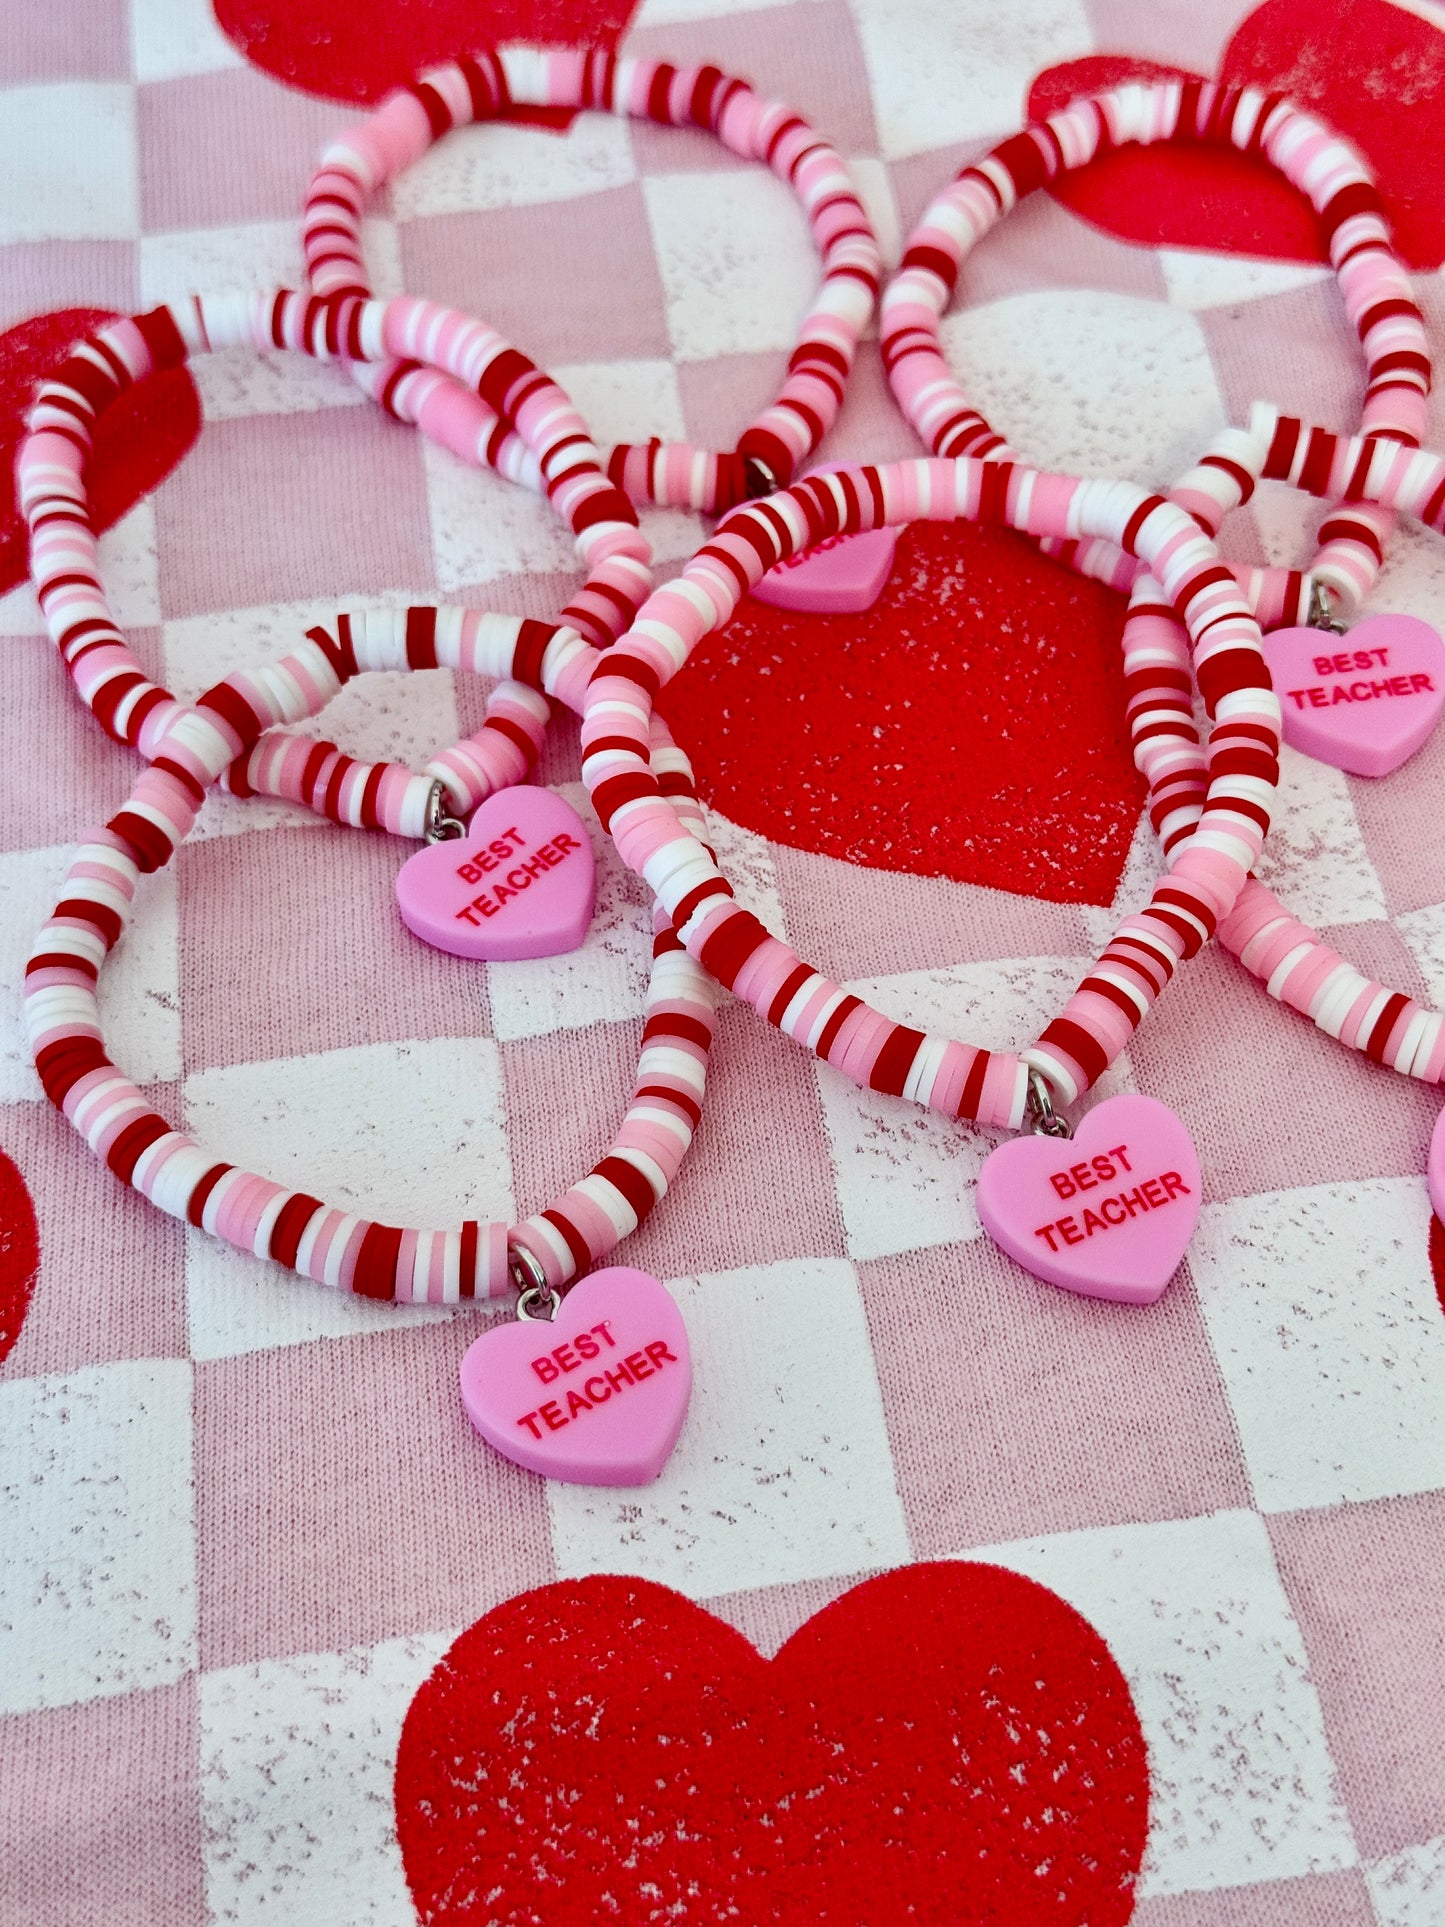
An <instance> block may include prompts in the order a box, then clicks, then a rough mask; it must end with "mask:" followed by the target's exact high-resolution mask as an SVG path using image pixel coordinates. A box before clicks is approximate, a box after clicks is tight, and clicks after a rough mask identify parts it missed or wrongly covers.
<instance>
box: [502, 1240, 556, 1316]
mask: <svg viewBox="0 0 1445 1927" xmlns="http://www.w3.org/2000/svg"><path fill="white" fill-rule="evenodd" d="M507 1270H508V1272H509V1273H510V1275H511V1280H512V1283H513V1284H514V1285H515V1286H516V1288H517V1316H518V1317H519V1318H521V1319H523V1320H524V1321H526V1322H529V1323H532V1322H538V1323H541V1322H546V1321H549V1320H551V1319H553V1318H555V1317H556V1316H557V1308H558V1306H559V1305H560V1304H561V1303H562V1300H561V1298H560V1297H559V1296H558V1294H557V1293H556V1292H555V1291H554V1290H553V1289H552V1287H551V1285H550V1284H548V1282H547V1274H546V1272H545V1271H544V1270H543V1269H542V1266H541V1264H540V1263H539V1261H538V1260H537V1258H536V1257H535V1256H534V1254H533V1253H532V1252H530V1251H528V1249H527V1247H526V1246H525V1245H521V1244H509V1245H508V1246H507Z"/></svg>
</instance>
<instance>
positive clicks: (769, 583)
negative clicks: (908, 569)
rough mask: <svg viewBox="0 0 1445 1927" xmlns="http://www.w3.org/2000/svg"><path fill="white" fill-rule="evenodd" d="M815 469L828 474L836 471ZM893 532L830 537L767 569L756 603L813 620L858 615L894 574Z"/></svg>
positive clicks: (895, 535) (895, 540)
mask: <svg viewBox="0 0 1445 1927" xmlns="http://www.w3.org/2000/svg"><path fill="white" fill-rule="evenodd" d="M836 466H837V464H836V463H834V464H832V465H830V466H828V467H824V468H817V469H814V470H813V471H812V472H813V474H815V475H828V474H831V473H832V469H833V468H834V467H836ZM897 547H898V531H897V529H867V530H865V531H864V533H863V534H862V535H831V536H829V537H828V538H827V540H826V541H823V542H819V543H818V545H817V546H816V548H811V549H808V550H806V551H805V552H804V553H803V554H802V555H795V556H793V557H792V558H791V560H789V561H787V562H780V563H778V565H777V567H776V568H773V569H769V570H768V572H767V574H766V575H765V576H764V577H763V579H762V581H761V582H759V583H758V584H757V586H756V588H754V590H753V594H754V595H755V596H756V597H757V599H758V601H759V602H770V603H772V605H773V607H774V608H775V609H805V610H808V611H810V612H811V613H813V614H815V615H824V616H846V615H858V614H860V613H861V612H862V611H863V610H864V609H871V608H872V607H873V604H874V603H875V602H876V601H877V600H878V598H879V596H881V595H882V593H883V590H884V588H885V586H886V585H887V582H888V578H889V576H890V575H892V573H893V553H894V550H895V549H896V548H897Z"/></svg>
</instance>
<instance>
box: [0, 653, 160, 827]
mask: <svg viewBox="0 0 1445 1927" xmlns="http://www.w3.org/2000/svg"><path fill="white" fill-rule="evenodd" d="M126 633H127V640H128V641H129V642H130V644H131V646H132V648H136V647H137V641H138V638H139V637H140V632H139V631H137V630H134V629H131V630H128V631H127V632H126ZM3 646H4V650H5V690H6V699H7V701H8V702H9V704H10V705H11V706H12V713H13V714H15V715H17V716H42V715H43V716H44V718H45V728H44V729H43V730H36V731H34V732H33V733H31V734H29V735H28V736H27V741H26V748H25V754H24V755H23V756H6V757H4V758H3V759H0V849H4V850H27V849H28V850H38V849H48V848H50V847H51V846H52V845H55V844H59V843H69V842H73V841H75V840H76V839H77V838H78V837H79V836H80V833H81V831H82V830H84V829H86V828H88V827H89V825H91V824H92V823H103V822H104V821H105V819H106V818H107V817H108V816H110V815H111V814H112V813H113V812H114V810H115V809H116V808H117V807H118V805H119V804H120V802H121V800H122V798H123V797H124V796H125V795H126V793H127V792H128V791H129V789H130V787H131V785H132V783H134V781H135V779H136V775H137V773H138V766H137V763H136V759H135V755H134V752H133V751H131V750H129V749H126V748H124V747H123V746H122V745H121V744H119V743H117V742H115V741H113V740H112V739H111V738H110V737H109V736H106V735H104V734H103V733H102V731H101V730H100V729H99V728H98V727H97V725H96V722H95V718H94V717H93V716H92V715H91V714H90V712H89V711H88V710H87V709H86V707H85V704H84V703H83V702H82V701H81V700H80V697H79V696H78V695H77V694H76V692H75V689H74V687H73V686H72V684H71V681H70V678H69V677H68V676H67V675H66V673H65V666H64V664H63V663H62V662H61V660H60V657H59V656H58V654H57V653H56V651H55V648H54V646H53V645H52V643H51V641H50V638H49V637H48V636H39V635H38V636H33V637H32V636H19V637H16V638H14V639H13V640H10V641H7V642H6V643H5V644H4V645H3ZM137 653H138V654H141V655H142V656H144V654H145V650H144V642H143V641H142V645H141V647H140V648H138V649H137Z"/></svg>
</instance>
